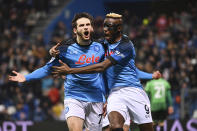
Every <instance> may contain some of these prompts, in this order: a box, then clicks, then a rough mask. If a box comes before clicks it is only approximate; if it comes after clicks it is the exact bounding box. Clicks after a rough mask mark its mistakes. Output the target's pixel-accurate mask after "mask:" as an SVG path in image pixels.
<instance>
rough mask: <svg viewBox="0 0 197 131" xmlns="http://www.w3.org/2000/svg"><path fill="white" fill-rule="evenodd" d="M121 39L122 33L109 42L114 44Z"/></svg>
mask: <svg viewBox="0 0 197 131" xmlns="http://www.w3.org/2000/svg"><path fill="white" fill-rule="evenodd" d="M121 39H122V35H119V36H117V37H116V38H115V39H113V40H112V41H109V43H110V44H115V43H117V42H118V41H120V40H121Z"/></svg>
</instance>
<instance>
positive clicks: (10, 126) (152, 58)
mask: <svg viewBox="0 0 197 131" xmlns="http://www.w3.org/2000/svg"><path fill="white" fill-rule="evenodd" d="M84 11H85V12H88V13H90V14H92V15H93V16H94V18H95V38H99V37H100V36H102V22H103V19H104V16H105V14H106V13H109V12H116V13H121V14H122V15H123V16H124V19H125V20H124V33H125V34H127V35H128V36H129V38H130V39H131V40H132V41H133V42H134V45H135V47H136V52H137V59H136V65H137V67H138V68H139V69H141V70H144V71H147V72H152V71H153V70H156V69H159V70H161V71H162V72H163V76H164V77H165V78H166V79H167V80H168V81H169V82H170V84H171V86H172V96H173V107H174V113H173V114H172V115H170V116H169V117H168V119H169V120H168V121H167V124H166V126H167V130H171V129H172V130H178V131H179V130H184V131H187V130H188V131H189V130H197V120H196V119H197V95H196V94H197V1H195V0H95V1H93V0H66V1H65V0H0V62H1V64H0V121H1V122H0V131H7V130H10V131H15V130H25V128H26V127H28V128H27V130H28V131H29V130H36V131H39V130H48V131H50V130H58V131H61V130H65V129H66V125H65V124H64V123H65V122H64V121H63V119H64V118H63V115H62V114H63V95H64V94H63V80H60V79H53V78H52V77H51V76H50V77H47V78H45V79H42V80H37V81H32V82H26V83H24V84H18V83H15V82H10V81H8V75H10V74H11V71H12V70H16V71H18V72H20V73H23V74H27V73H29V72H32V71H33V70H35V69H36V68H39V67H41V66H43V65H44V64H45V63H46V62H47V61H48V60H49V59H50V56H49V54H48V50H49V49H50V47H51V46H52V45H54V44H55V43H57V42H59V41H62V40H65V39H68V38H69V37H71V35H72V34H71V20H72V17H73V15H74V14H75V13H77V12H84ZM142 83H143V84H145V83H146V81H142ZM20 121H22V122H23V123H20ZM133 129H136V127H135V126H134V127H133Z"/></svg>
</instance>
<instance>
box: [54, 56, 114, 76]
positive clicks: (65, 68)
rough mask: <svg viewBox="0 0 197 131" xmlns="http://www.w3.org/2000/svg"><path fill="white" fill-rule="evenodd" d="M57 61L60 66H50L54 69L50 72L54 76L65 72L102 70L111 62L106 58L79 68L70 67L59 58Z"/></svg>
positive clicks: (83, 72)
mask: <svg viewBox="0 0 197 131" xmlns="http://www.w3.org/2000/svg"><path fill="white" fill-rule="evenodd" d="M59 63H60V64H61V65H60V66H53V67H52V68H53V69H54V71H53V72H52V74H53V75H54V76H58V75H66V74H89V73H96V72H103V71H105V70H106V69H107V68H108V67H110V66H112V64H113V63H112V62H111V60H109V59H106V60H104V61H103V62H101V63H98V64H93V65H90V66H85V67H81V68H70V67H69V66H68V65H67V64H66V63H63V62H62V61H61V60H59Z"/></svg>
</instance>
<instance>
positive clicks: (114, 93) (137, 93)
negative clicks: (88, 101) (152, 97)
mask: <svg viewBox="0 0 197 131" xmlns="http://www.w3.org/2000/svg"><path fill="white" fill-rule="evenodd" d="M107 103H108V104H107V114H109V113H110V112H112V111H117V112H119V113H120V114H121V115H122V116H123V117H124V119H125V120H126V119H127V117H128V113H129V115H130V119H131V120H132V121H133V122H134V123H137V124H145V123H151V122H152V116H151V108H150V101H149V98H148V96H147V94H146V92H145V91H144V90H143V89H139V88H134V87H121V88H120V87H116V88H114V89H112V90H111V92H110V95H109V97H108V99H107ZM127 112H128V113H127Z"/></svg>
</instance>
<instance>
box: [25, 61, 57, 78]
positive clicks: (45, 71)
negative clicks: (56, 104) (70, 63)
mask: <svg viewBox="0 0 197 131" xmlns="http://www.w3.org/2000/svg"><path fill="white" fill-rule="evenodd" d="M55 65H59V61H58V59H57V58H54V57H52V58H51V60H50V61H49V62H48V63H47V64H46V65H45V66H43V67H41V68H39V69H37V70H35V71H33V72H32V73H30V74H28V75H25V78H26V81H30V80H36V79H41V78H44V77H46V76H48V75H49V74H50V73H51V67H52V66H55Z"/></svg>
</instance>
